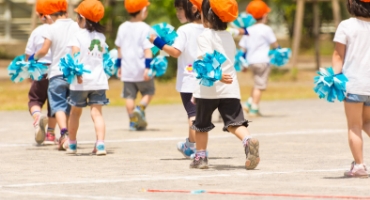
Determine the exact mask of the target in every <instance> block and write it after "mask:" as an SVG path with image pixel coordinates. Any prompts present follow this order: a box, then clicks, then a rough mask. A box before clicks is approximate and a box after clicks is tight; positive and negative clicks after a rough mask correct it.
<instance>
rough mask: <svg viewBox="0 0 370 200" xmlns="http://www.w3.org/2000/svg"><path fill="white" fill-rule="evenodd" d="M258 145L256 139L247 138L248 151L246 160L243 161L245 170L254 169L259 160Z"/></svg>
mask: <svg viewBox="0 0 370 200" xmlns="http://www.w3.org/2000/svg"><path fill="white" fill-rule="evenodd" d="M259 146H260V143H259V141H258V140H257V139H250V140H249V152H248V156H247V160H246V161H245V168H246V169H247V170H250V169H255V168H256V167H257V165H258V164H259V162H260V156H259Z"/></svg>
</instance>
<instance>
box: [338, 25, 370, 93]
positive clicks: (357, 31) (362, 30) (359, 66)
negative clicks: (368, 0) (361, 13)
mask: <svg viewBox="0 0 370 200" xmlns="http://www.w3.org/2000/svg"><path fill="white" fill-rule="evenodd" d="M369 35H370V22H366V21H362V20H359V19H356V18H350V19H347V20H344V21H342V22H341V23H340V24H339V26H338V28H337V31H336V32H335V37H334V42H338V43H341V44H345V45H346V55H345V59H344V64H343V74H344V75H345V76H346V77H347V78H348V83H347V93H351V94H358V95H370V65H369V64H370V48H369V47H370V40H369Z"/></svg>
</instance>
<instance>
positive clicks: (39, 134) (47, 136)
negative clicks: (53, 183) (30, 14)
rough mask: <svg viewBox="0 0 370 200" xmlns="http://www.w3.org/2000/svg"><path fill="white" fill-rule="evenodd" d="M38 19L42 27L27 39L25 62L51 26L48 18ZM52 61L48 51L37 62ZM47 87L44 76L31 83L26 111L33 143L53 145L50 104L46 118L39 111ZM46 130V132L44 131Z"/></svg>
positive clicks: (44, 99) (46, 96) (52, 120)
mask: <svg viewBox="0 0 370 200" xmlns="http://www.w3.org/2000/svg"><path fill="white" fill-rule="evenodd" d="M37 15H38V17H39V18H40V20H41V22H42V23H43V25H40V26H38V27H37V28H36V29H35V30H33V31H32V33H31V35H30V38H29V39H28V42H27V46H26V51H25V54H26V60H28V58H29V57H30V56H31V55H33V54H35V53H36V52H37V51H38V50H40V49H41V47H42V45H43V44H44V41H45V39H44V38H43V37H42V34H43V32H44V31H46V30H47V29H48V27H49V24H52V21H51V19H50V18H46V17H45V16H44V17H41V16H40V15H39V14H37ZM51 61H52V57H51V53H50V51H49V52H48V53H47V55H46V56H45V57H44V58H42V59H40V60H39V62H41V63H44V64H45V65H48V66H49V65H50V64H51ZM48 87H49V80H48V79H47V78H46V75H45V77H44V78H43V79H41V80H40V81H32V84H31V88H30V90H29V92H28V99H29V101H28V109H29V111H30V113H31V115H32V118H33V126H34V128H35V141H36V143H37V144H42V143H44V144H55V142H56V139H55V133H54V130H55V126H56V120H55V116H52V115H51V110H50V104H49V101H47V110H48V112H47V116H45V115H43V114H42V112H41V109H42V107H43V105H44V104H45V102H46V100H47V98H48ZM46 126H47V127H48V128H47V132H45V129H46Z"/></svg>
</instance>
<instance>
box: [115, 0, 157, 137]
mask: <svg viewBox="0 0 370 200" xmlns="http://www.w3.org/2000/svg"><path fill="white" fill-rule="evenodd" d="M149 5H150V3H149V2H148V0H125V8H126V10H127V12H128V13H129V14H130V16H131V18H130V20H129V21H126V22H124V23H123V24H121V25H120V27H119V29H118V33H117V38H116V41H115V44H116V46H117V50H118V59H117V62H116V64H117V67H120V69H119V70H118V76H120V78H121V80H122V81H123V83H124V84H123V95H122V96H123V98H125V100H126V109H127V113H128V114H129V117H130V125H129V129H130V130H131V131H136V130H144V129H145V128H146V127H147V122H146V119H145V108H146V107H147V106H148V105H149V103H150V101H151V100H152V98H153V95H154V92H155V88H154V80H153V79H151V78H150V77H149V76H148V71H149V68H150V62H151V61H152V51H151V48H152V47H153V45H152V44H151V43H150V42H149V40H148V36H149V34H150V31H151V28H150V26H149V25H147V24H146V23H144V22H143V20H145V19H146V17H147V16H148V10H147V6H149ZM138 92H140V93H141V95H142V99H141V101H140V104H139V106H136V107H135V99H136V96H137V93H138Z"/></svg>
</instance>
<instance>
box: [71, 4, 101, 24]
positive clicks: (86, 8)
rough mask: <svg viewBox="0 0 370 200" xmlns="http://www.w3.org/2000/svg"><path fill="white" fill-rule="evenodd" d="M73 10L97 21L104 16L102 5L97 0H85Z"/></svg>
mask: <svg viewBox="0 0 370 200" xmlns="http://www.w3.org/2000/svg"><path fill="white" fill-rule="evenodd" d="M75 12H77V13H78V14H80V15H82V16H83V17H85V18H86V19H88V20H90V21H92V22H95V23H97V22H99V21H100V20H101V19H102V18H103V17H104V6H103V4H102V3H101V2H100V1H98V0H85V1H83V2H81V3H80V5H78V7H77V8H76V9H75Z"/></svg>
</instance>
